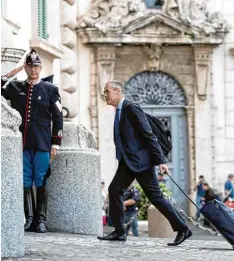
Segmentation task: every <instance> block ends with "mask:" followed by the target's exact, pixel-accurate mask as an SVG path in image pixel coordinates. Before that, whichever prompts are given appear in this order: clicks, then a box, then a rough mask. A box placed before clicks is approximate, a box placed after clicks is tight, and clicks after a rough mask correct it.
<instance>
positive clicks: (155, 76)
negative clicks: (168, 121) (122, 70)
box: [124, 71, 187, 107]
mask: <svg viewBox="0 0 234 261" xmlns="http://www.w3.org/2000/svg"><path fill="white" fill-rule="evenodd" d="M124 91H125V95H126V98H127V99H128V100H130V101H133V102H137V103H140V104H141V105H159V106H182V107H183V106H185V105H187V99H186V96H185V93H184V90H183V89H182V87H181V86H180V84H179V83H178V82H177V80H176V79H174V78H173V77H172V76H170V75H169V74H167V73H164V72H161V71H156V72H151V71H143V72H140V73H138V74H136V75H134V76H133V77H132V78H130V79H129V81H128V82H126V83H125V85H124Z"/></svg>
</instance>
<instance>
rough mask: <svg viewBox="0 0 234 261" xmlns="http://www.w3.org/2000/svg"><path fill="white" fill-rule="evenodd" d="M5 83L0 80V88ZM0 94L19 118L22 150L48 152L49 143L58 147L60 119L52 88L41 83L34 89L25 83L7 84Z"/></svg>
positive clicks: (59, 102)
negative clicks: (17, 113) (16, 112)
mask: <svg viewBox="0 0 234 261" xmlns="http://www.w3.org/2000/svg"><path fill="white" fill-rule="evenodd" d="M5 83H6V80H5V79H3V78H2V81H1V86H3V85H4V84H5ZM2 95H3V97H5V98H6V99H7V100H10V101H11V107H12V108H14V109H16V110H17V111H18V112H19V113H20V115H21V117H22V124H21V125H20V128H19V129H20V131H21V132H22V135H23V147H24V149H31V150H42V151H50V150H51V145H52V144H53V145H59V146H60V145H61V138H62V130H63V116H62V106H61V98H60V95H59V92H58V88H57V87H56V86H54V85H53V84H51V83H48V82H44V81H42V80H41V81H40V82H39V83H38V84H35V85H34V86H30V85H29V83H28V82H27V81H11V82H10V83H9V84H8V85H7V87H6V88H2ZM51 121H52V124H53V128H52V131H51ZM51 134H52V135H51Z"/></svg>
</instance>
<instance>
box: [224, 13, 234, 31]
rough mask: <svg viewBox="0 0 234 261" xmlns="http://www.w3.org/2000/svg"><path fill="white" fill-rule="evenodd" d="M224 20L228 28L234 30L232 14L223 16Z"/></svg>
mask: <svg viewBox="0 0 234 261" xmlns="http://www.w3.org/2000/svg"><path fill="white" fill-rule="evenodd" d="M225 19H226V21H227V22H228V24H229V26H231V27H232V28H234V14H230V15H225Z"/></svg>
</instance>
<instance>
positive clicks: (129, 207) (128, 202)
mask: <svg viewBox="0 0 234 261" xmlns="http://www.w3.org/2000/svg"><path fill="white" fill-rule="evenodd" d="M123 199H124V201H123V205H124V223H125V224H128V223H129V225H128V226H127V228H126V235H128V231H129V229H130V227H131V229H132V234H133V236H134V237H139V231H138V220H137V202H138V201H139V200H140V192H139V190H138V189H136V188H135V187H134V186H132V185H131V186H129V187H128V189H127V190H126V191H125V192H124V193H123Z"/></svg>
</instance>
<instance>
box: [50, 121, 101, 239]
mask: <svg viewBox="0 0 234 261" xmlns="http://www.w3.org/2000/svg"><path fill="white" fill-rule="evenodd" d="M47 225H48V228H49V230H50V231H61V232H68V233H78V234H89V235H101V234H102V233H103V225H102V203H101V175H100V155H99V153H98V151H97V150H96V142H95V138H94V135H93V133H92V132H90V131H88V130H87V129H85V128H84V127H83V126H82V125H77V124H75V123H72V122H65V123H64V133H63V140H62V146H61V148H60V150H59V153H58V155H57V157H56V159H55V160H54V162H53V163H52V166H51V176H50V178H49V181H48V221H47Z"/></svg>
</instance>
